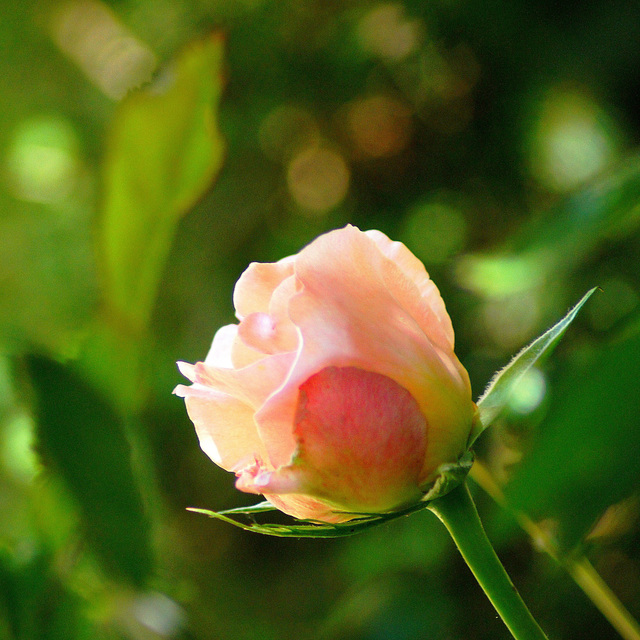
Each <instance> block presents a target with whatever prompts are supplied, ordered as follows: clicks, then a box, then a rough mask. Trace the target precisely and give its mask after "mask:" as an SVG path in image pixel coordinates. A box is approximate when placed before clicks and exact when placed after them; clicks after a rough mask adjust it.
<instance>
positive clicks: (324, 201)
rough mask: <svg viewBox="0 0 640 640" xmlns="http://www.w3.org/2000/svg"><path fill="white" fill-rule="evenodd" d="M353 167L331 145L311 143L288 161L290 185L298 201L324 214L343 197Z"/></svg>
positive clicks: (307, 209)
mask: <svg viewBox="0 0 640 640" xmlns="http://www.w3.org/2000/svg"><path fill="white" fill-rule="evenodd" d="M349 179H350V171H349V167H348V166H347V163H346V162H345V160H344V158H343V157H342V156H341V155H340V154H339V153H338V152H337V151H334V150H332V149H327V148H324V147H309V148H307V149H304V150H303V151H301V152H300V153H298V154H297V155H296V156H295V157H294V158H293V159H292V160H291V163H290V164H289V167H288V171H287V185H288V187H289V193H290V194H291V197H292V198H293V199H294V200H295V202H296V203H297V204H298V205H299V206H300V207H302V208H303V210H306V211H307V212H309V213H316V214H321V213H325V212H327V211H329V210H330V209H333V208H334V207H336V206H337V205H338V204H340V203H341V202H342V200H344V198H345V196H346V195H347V191H348V189H349Z"/></svg>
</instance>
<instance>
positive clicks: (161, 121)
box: [99, 33, 224, 329]
mask: <svg viewBox="0 0 640 640" xmlns="http://www.w3.org/2000/svg"><path fill="white" fill-rule="evenodd" d="M223 48H224V40H223V38H222V36H221V35H220V34H219V33H216V34H214V35H213V36H211V37H209V38H208V39H206V40H204V41H202V42H198V43H196V44H194V45H191V46H190V47H189V48H187V49H186V50H185V51H184V52H183V54H182V55H181V56H180V57H179V58H178V59H177V60H176V61H175V64H174V66H173V67H172V68H170V69H169V70H167V71H166V72H165V74H164V75H163V76H161V77H159V78H158V79H157V80H156V82H155V83H154V84H153V85H152V86H151V87H149V88H147V89H145V90H144V91H140V92H137V93H134V94H131V95H130V96H129V97H128V98H126V99H125V100H124V101H123V102H122V104H121V106H120V108H119V110H118V112H117V114H116V116H115V120H114V122H113V125H112V129H111V132H110V135H109V139H108V145H107V152H106V160H105V166H104V210H103V215H102V224H101V228H100V232H99V243H100V249H101V252H102V256H101V257H102V258H103V260H104V264H103V269H104V276H105V288H106V295H107V301H108V303H110V304H111V305H112V307H113V308H114V309H115V310H116V311H117V312H118V314H119V316H120V317H123V318H126V319H127V320H128V321H129V322H130V323H131V325H132V327H134V328H138V329H139V328H142V327H144V325H145V324H146V322H147V320H148V317H149V314H150V312H151V308H152V305H153V302H154V300H155V296H156V293H157V288H158V284H159V282H160V277H161V275H162V271H163V268H164V263H165V259H166V257H167V254H168V252H169V249H170V247H171V241H172V239H173V235H174V232H175V229H176V226H177V224H178V221H179V220H180V218H181V217H182V216H183V215H184V214H185V213H186V212H187V211H189V209H190V208H191V207H193V206H194V204H195V203H196V202H197V200H198V199H199V198H201V197H202V195H203V194H204V193H205V192H206V190H207V189H208V188H209V187H210V186H211V183H212V181H213V179H214V178H215V176H216V174H217V173H218V171H219V170H220V167H221V165H222V160H223V153H224V143H223V140H222V137H221V135H220V132H219V130H218V125H217V111H218V105H219V101H220V96H221V92H222V87H223V77H222V58H223Z"/></svg>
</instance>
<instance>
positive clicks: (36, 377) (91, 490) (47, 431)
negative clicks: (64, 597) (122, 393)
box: [29, 357, 152, 585]
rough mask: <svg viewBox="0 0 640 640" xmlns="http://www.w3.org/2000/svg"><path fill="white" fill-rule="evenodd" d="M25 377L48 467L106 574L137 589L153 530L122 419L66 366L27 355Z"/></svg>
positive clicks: (145, 568)
mask: <svg viewBox="0 0 640 640" xmlns="http://www.w3.org/2000/svg"><path fill="white" fill-rule="evenodd" d="M29 371H30V373H31V378H32V381H33V385H34V387H35V390H36V393H37V417H38V421H37V442H38V449H39V452H40V454H41V456H42V458H43V462H44V464H45V466H47V467H48V468H49V469H50V470H52V471H54V472H57V473H59V474H60V476H61V477H62V478H63V479H64V481H65V484H66V486H67V487H68V489H69V490H70V492H71V493H72V495H73V496H74V497H75V499H76V501H77V503H78V505H79V507H80V510H81V512H82V515H83V521H84V525H85V527H86V531H87V537H88V539H89V541H90V543H91V545H92V547H93V548H94V550H95V551H96V553H97V554H98V555H99V556H100V558H101V560H102V561H103V564H104V566H105V568H107V569H108V570H109V571H111V572H112V573H113V574H115V575H116V576H117V577H119V578H124V579H125V580H127V581H129V582H131V583H133V584H135V585H142V584H143V583H144V581H145V578H146V577H147V576H148V574H149V572H150V570H151V563H152V561H151V550H150V543H149V534H150V531H149V523H148V521H147V518H146V516H145V514H144V510H143V505H142V500H141V498H140V495H139V492H138V488H137V486H136V481H135V478H134V475H133V471H132V467H131V459H130V458H131V450H130V447H129V443H128V442H127V439H126V437H125V431H124V425H123V424H122V421H121V420H120V418H119V416H118V414H117V413H116V412H115V411H114V409H113V408H112V407H111V406H110V405H109V404H107V402H106V401H105V400H104V399H103V398H102V397H101V396H100V395H99V394H98V393H97V392H96V391H95V390H94V389H93V388H92V387H91V386H89V385H88V384H87V383H86V382H84V381H83V380H82V379H81V378H80V377H79V376H78V375H77V374H76V373H75V372H74V371H72V370H71V369H70V368H69V367H64V366H62V365H60V364H57V363H55V362H53V361H51V360H48V359H45V358H41V357H31V358H30V359H29Z"/></svg>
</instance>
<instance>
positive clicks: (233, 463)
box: [174, 385, 266, 471]
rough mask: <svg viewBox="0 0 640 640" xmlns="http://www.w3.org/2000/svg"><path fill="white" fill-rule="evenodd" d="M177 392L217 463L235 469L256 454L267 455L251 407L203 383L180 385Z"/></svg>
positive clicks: (228, 468) (200, 438) (201, 445)
mask: <svg viewBox="0 0 640 640" xmlns="http://www.w3.org/2000/svg"><path fill="white" fill-rule="evenodd" d="M174 393H175V394H176V395H179V396H181V397H183V398H184V399H185V404H186V406H187V413H188V414H189V417H190V418H191V421H192V422H193V424H194V425H195V428H196V433H197V434H198V439H199V440H200V447H201V448H202V450H203V451H204V452H205V453H206V454H207V455H208V456H209V457H210V458H211V459H212V460H213V461H214V462H215V463H216V464H217V465H219V466H221V467H222V468H223V469H226V470H227V471H234V470H235V469H237V468H238V467H239V466H243V465H244V464H246V463H247V461H249V460H251V459H252V458H253V457H254V456H266V450H265V448H264V445H263V444H262V442H261V440H260V438H259V436H258V432H257V430H256V427H255V423H254V421H253V413H254V411H253V409H252V407H250V406H249V405H247V404H245V403H243V402H241V401H240V400H238V399H237V398H233V397H231V396H229V395H226V394H224V393H220V392H217V391H213V390H211V389H205V388H202V387H201V386H192V387H187V386H184V385H180V386H178V387H176V389H175V391H174Z"/></svg>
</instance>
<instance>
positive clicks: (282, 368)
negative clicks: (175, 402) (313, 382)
mask: <svg viewBox="0 0 640 640" xmlns="http://www.w3.org/2000/svg"><path fill="white" fill-rule="evenodd" d="M294 358H295V354H294V353H280V354H277V355H273V356H268V357H266V358H263V359H262V360H259V361H258V362H254V363H253V364H250V365H249V366H247V367H243V368H242V369H224V368H221V367H210V366H209V365H207V364H205V363H204V362H197V363H196V364H195V365H185V363H182V362H181V363H178V366H179V368H180V371H181V372H182V373H183V374H184V375H185V376H186V377H187V378H189V379H190V380H192V381H193V382H196V383H198V384H199V385H203V386H204V387H207V388H209V389H213V390H215V391H219V392H221V393H225V394H227V395H230V396H233V397H234V398H238V399H239V400H242V401H243V402H244V403H245V404H247V405H249V406H251V407H253V409H254V410H256V409H258V408H260V407H261V406H262V404H263V403H264V402H265V401H266V399H267V398H268V397H269V396H270V395H271V394H272V393H273V392H274V391H275V390H276V389H278V387H280V385H281V384H282V383H283V382H284V380H285V377H286V376H287V373H288V371H289V369H290V367H291V364H292V363H293V360H294Z"/></svg>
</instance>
